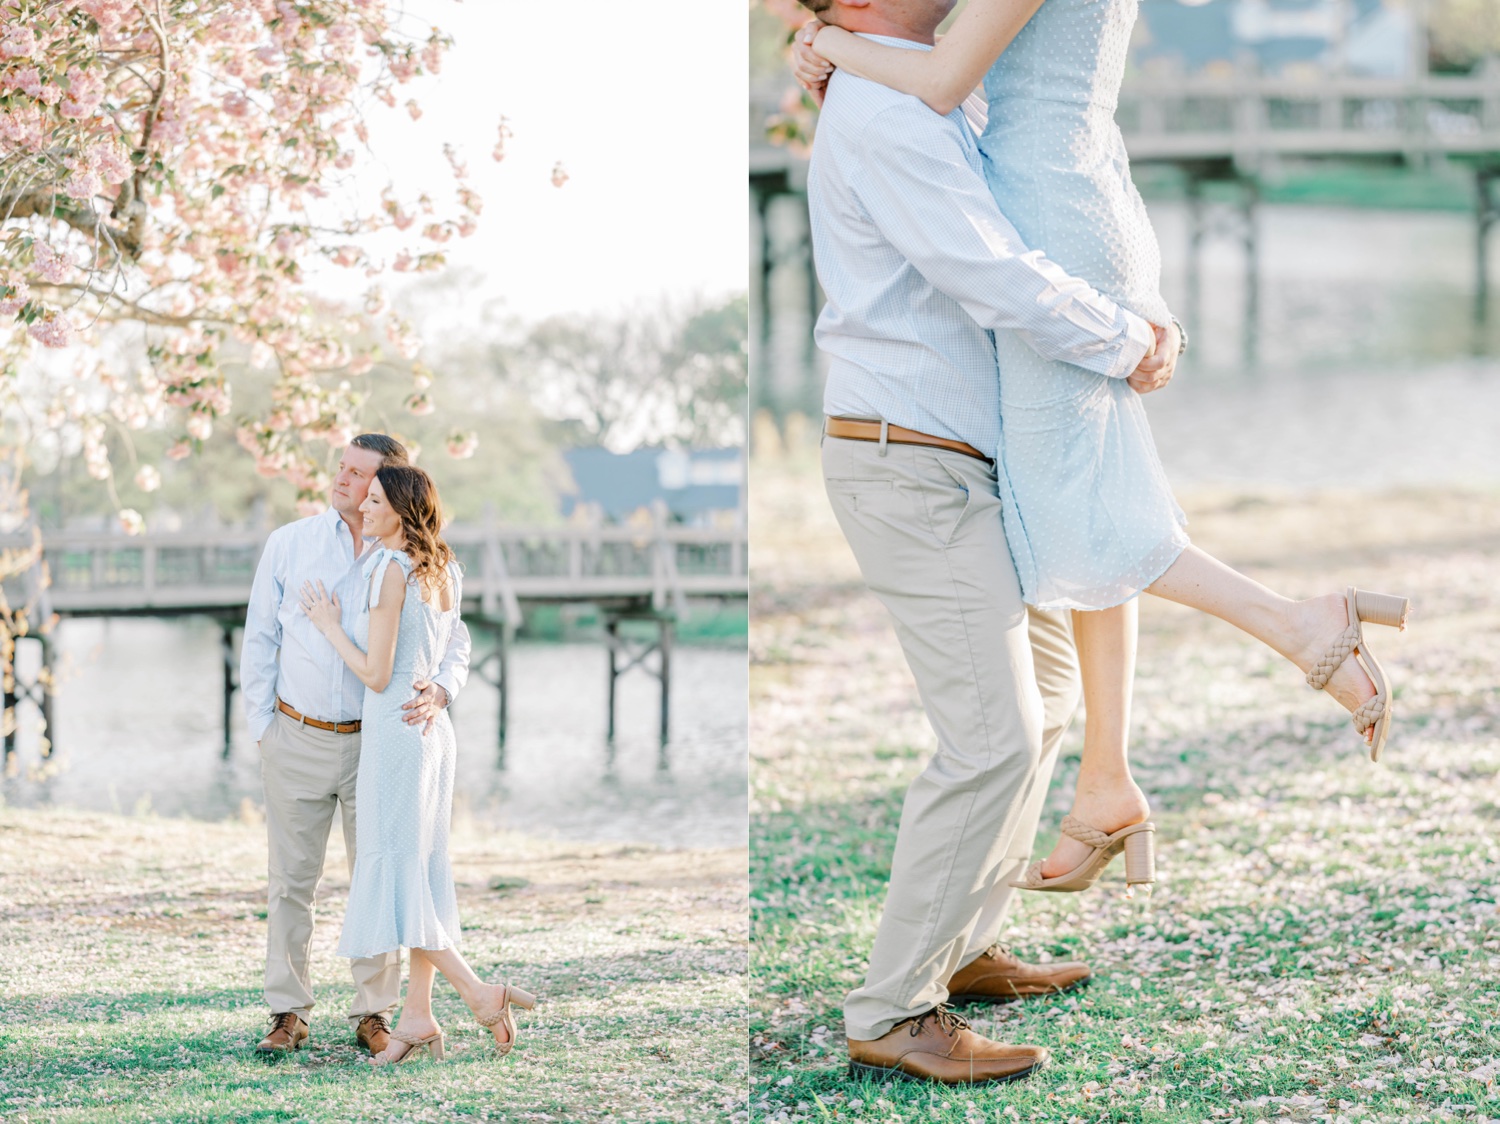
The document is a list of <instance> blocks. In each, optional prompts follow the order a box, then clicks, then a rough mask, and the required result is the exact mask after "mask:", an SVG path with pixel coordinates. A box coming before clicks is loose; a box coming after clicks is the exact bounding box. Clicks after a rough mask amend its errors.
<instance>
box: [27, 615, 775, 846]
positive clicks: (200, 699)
mask: <svg viewBox="0 0 1500 1124" xmlns="http://www.w3.org/2000/svg"><path fill="white" fill-rule="evenodd" d="M55 637H56V639H57V641H58V643H59V653H60V669H61V676H62V679H63V686H62V690H61V694H60V695H59V696H58V699H57V703H56V713H55V718H54V720H55V722H56V741H57V750H56V753H55V754H54V758H53V761H52V762H51V763H49V764H48V766H47V767H46V768H45V769H43V770H41V771H42V772H43V773H44V774H47V775H42V776H38V775H36V774H37V772H38V770H37V769H36V765H37V761H38V757H37V753H36V750H35V746H36V742H37V739H36V734H35V732H34V729H32V728H31V727H32V726H33V719H32V717H31V716H32V714H33V713H34V712H33V711H32V708H31V707H30V706H29V705H26V704H22V706H21V707H19V708H18V709H19V711H20V713H21V719H22V723H21V738H20V744H21V751H22V752H21V755H20V760H21V763H22V765H23V768H22V770H21V771H20V774H19V775H17V776H15V777H12V778H10V779H9V780H7V781H5V782H4V788H3V793H4V799H5V801H6V802H7V803H10V804H16V805H29V806H36V805H47V804H51V805H64V806H69V807H75V808H86V809H93V810H99V811H117V812H124V813H131V812H136V811H145V810H150V811H152V812H155V813H158V814H161V815H168V816H189V817H195V818H199V819H209V820H221V819H224V818H226V817H233V816H238V815H240V814H241V812H242V809H246V808H254V807H257V806H259V805H260V804H261V802H262V795H261V783H260V755H259V751H258V749H257V748H256V745H255V743H254V742H253V741H252V740H251V739H250V737H249V734H248V732H247V731H246V729H245V725H244V717H243V711H242V706H241V698H240V696H238V695H236V696H235V705H234V723H233V727H232V737H233V745H232V748H231V752H230V756H229V759H228V760H227V761H226V760H224V759H223V758H222V756H221V753H222V748H223V732H222V726H221V721H222V719H221V707H222V694H221V675H222V673H221V671H220V668H221V662H220V656H219V631H218V628H217V626H216V625H214V624H213V623H212V622H209V621H206V620H199V619H193V618H182V619H176V620H161V619H152V618H117V619H113V620H92V619H89V620H67V621H63V622H62V623H61V624H59V626H58V629H57V632H56V633H55ZM29 647H31V646H23V652H22V657H21V668H22V671H23V678H24V677H26V673H27V672H29V670H30V668H29V662H28V661H34V659H35V656H34V653H32V652H30V651H28V650H26V649H27V648H29ZM476 654H479V653H476ZM672 655H673V660H672V707H671V718H672V729H671V733H672V740H671V742H670V743H669V744H668V745H667V746H666V747H665V748H663V747H662V746H661V745H660V743H659V741H658V738H657V723H658V715H659V709H658V708H659V701H658V700H659V697H660V696H659V693H658V692H659V688H658V686H657V683H656V680H655V679H654V678H652V677H649V676H647V675H646V674H645V673H643V672H641V671H639V670H637V671H632V672H631V673H629V674H628V675H626V676H624V677H622V678H621V680H620V697H619V708H618V713H617V718H616V730H617V737H616V740H615V744H614V745H613V747H611V746H609V745H608V744H607V743H606V739H605V729H606V712H605V707H606V698H607V684H608V670H607V664H606V659H607V656H606V653H605V648H604V646H603V644H602V643H599V644H586V643H584V644H578V643H571V644H520V645H517V646H516V647H515V648H514V649H513V650H512V653H511V659H510V673H511V689H510V722H509V738H508V741H507V746H506V754H505V766H504V768H503V769H500V768H497V760H498V755H499V751H498V749H497V745H496V729H497V724H498V696H497V693H496V691H495V689H494V688H492V687H491V686H489V685H488V684H487V683H484V682H482V681H481V680H479V679H478V678H477V677H471V678H470V681H469V684H468V686H467V687H466V688H465V689H464V691H463V693H462V694H461V695H460V696H459V698H458V699H457V701H456V702H455V703H454V705H453V710H452V716H453V723H454V728H455V731H456V732H457V735H458V746H459V759H458V778H457V785H456V790H457V796H456V798H455V804H456V812H457V814H459V815H472V816H473V817H474V818H475V819H476V820H477V821H479V822H480V823H483V824H487V825H492V826H494V827H496V828H502V829H507V830H515V831H522V832H527V833H530V834H536V835H544V836H551V837H560V838H571V839H584V840H592V841H599V840H621V841H639V842H646V843H654V844H657V845H659V846H665V847H729V846H743V845H744V844H745V833H746V822H747V820H746V815H747V805H746V796H745V792H746V787H745V784H746V748H747V746H746V732H745V731H746V721H747V713H746V698H747V695H746V658H745V651H744V648H743V647H728V648H695V647H685V646H682V645H679V646H677V647H676V648H675V649H674V650H673V654H672ZM247 801H248V802H249V803H248V804H247V803H246V802H247Z"/></svg>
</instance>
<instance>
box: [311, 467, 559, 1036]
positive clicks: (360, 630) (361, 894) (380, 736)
mask: <svg viewBox="0 0 1500 1124" xmlns="http://www.w3.org/2000/svg"><path fill="white" fill-rule="evenodd" d="M360 511H361V512H363V513H364V532H365V536H366V537H367V538H370V537H374V538H378V539H379V540H380V544H379V546H377V547H373V548H371V551H370V556H369V558H367V559H366V561H365V565H364V574H365V576H366V578H367V579H368V580H369V583H370V584H369V592H368V595H367V596H368V599H369V600H368V611H367V612H364V613H362V614H361V615H360V618H359V624H358V625H357V626H356V628H355V633H356V635H355V636H354V637H352V638H351V637H349V636H348V635H346V634H345V632H344V630H343V628H342V626H341V625H340V617H339V602H338V598H337V597H330V596H328V595H327V594H326V593H325V592H324V590H323V585H322V583H321V582H320V583H318V584H317V585H316V586H312V585H307V586H304V587H303V590H302V608H303V610H304V611H305V612H306V613H307V615H308V616H309V617H310V618H311V619H312V621H313V623H314V624H315V625H316V626H317V627H318V629H319V631H321V632H322V633H323V635H324V636H326V637H328V639H329V641H330V642H331V643H332V644H333V646H334V648H336V649H337V650H338V653H339V656H340V657H341V658H342V659H343V661H344V662H345V663H346V664H348V665H349V667H350V668H351V669H352V670H353V671H354V673H355V674H356V675H357V676H359V678H360V681H361V682H363V683H364V685H365V701H364V711H363V720H364V730H363V737H364V740H363V743H362V749H361V752H360V768H359V780H358V782H357V784H356V788H355V803H356V805H357V806H358V808H359V817H358V822H357V825H356V847H355V860H354V874H353V876H352V877H351V879H350V884H349V907H348V911H347V912H346V913H345V915H344V931H343V935H342V937H341V938H340V940H339V955H340V956H348V957H361V956H374V955H377V954H379V953H382V952H390V951H393V950H396V949H400V948H403V947H405V948H410V949H411V976H410V979H409V981H408V983H407V989H406V1004H405V1006H404V1007H403V1008H402V1009H401V1018H400V1020H399V1021H398V1022H397V1024H396V1027H395V1029H394V1030H392V1031H391V1041H390V1044H389V1045H388V1046H387V1047H386V1048H385V1049H384V1050H383V1051H381V1052H380V1053H379V1054H377V1055H376V1056H375V1058H374V1059H372V1064H375V1065H386V1064H391V1063H395V1062H401V1061H406V1060H407V1059H409V1058H413V1057H417V1056H419V1055H421V1054H422V1053H424V1052H425V1053H428V1054H430V1055H431V1056H432V1057H433V1058H435V1059H436V1060H438V1061H441V1060H442V1058H443V1032H442V1029H441V1028H440V1027H439V1026H438V1025H437V1022H436V1021H435V1020H434V1019H433V1017H432V984H433V980H434V973H435V972H442V973H443V975H444V976H445V977H447V979H448V982H449V983H451V984H452V985H453V986H454V988H456V989H457V991H458V993H459V995H460V996H461V997H462V998H463V1001H464V1002H465V1003H467V1004H468V1005H469V1009H470V1010H471V1011H473V1012H474V1016H475V1018H477V1019H478V1020H479V1023H480V1025H482V1026H485V1027H488V1028H489V1029H490V1032H491V1034H493V1035H494V1038H495V1047H496V1053H497V1054H499V1055H504V1054H506V1053H509V1052H510V1049H511V1047H512V1046H513V1045H515V1040H516V1024H515V1018H514V1016H513V1015H512V1014H511V1011H510V1008H511V1005H512V1004H514V1005H515V1006H517V1007H523V1008H526V1009H528V1010H529V1009H530V1008H531V1007H532V1006H533V1005H534V1003H535V1002H536V1001H535V999H534V998H533V996H531V995H530V994H529V993H527V992H525V991H522V990H521V989H520V988H513V987H510V986H509V985H507V984H487V983H485V982H484V981H482V980H481V979H480V978H479V977H478V976H476V975H475V974H474V971H473V969H471V968H470V967H469V965H468V963H467V962H466V961H465V960H464V958H463V956H462V954H460V952H459V951H458V941H459V924H458V904H457V900H456V897H455V894H454V889H453V869H452V865H451V864H450V862H449V859H448V826H449V820H450V818H451V815H452V811H453V768H454V757H455V753H456V747H455V744H454V740H453V725H452V723H450V722H449V720H448V715H447V713H446V712H443V713H441V714H439V715H438V718H437V720H436V721H435V722H433V723H432V725H431V728H430V729H428V730H427V731H425V732H424V731H423V730H421V729H420V728H418V727H416V726H408V725H407V724H406V723H405V722H404V721H403V717H404V716H403V712H402V710H401V702H402V700H403V697H404V696H402V695H401V694H399V693H397V692H388V691H386V687H387V686H389V685H390V684H391V683H392V682H395V683H398V684H407V683H411V682H412V681H414V680H416V679H424V678H430V677H431V676H432V674H433V673H434V672H435V671H436V670H437V667H438V664H439V662H440V661H441V659H442V654H443V652H444V651H445V650H446V649H447V645H448V637H449V634H450V632H451V631H452V629H453V625H454V622H455V621H456V620H457V619H458V606H459V598H460V585H459V579H460V569H459V566H458V563H457V562H456V561H455V559H454V557H453V551H452V549H451V548H450V547H449V546H448V544H447V543H445V542H444V541H443V539H442V534H441V532H442V507H441V505H440V503H439V500H438V493H437V486H436V485H435V484H434V483H433V482H432V478H431V477H430V476H428V475H427V473H426V472H424V471H422V469H420V468H413V467H411V466H408V465H402V466H394V465H387V466H385V467H383V468H381V469H380V470H379V472H378V473H377V474H376V476H375V479H374V480H372V481H371V482H370V492H369V495H368V496H367V497H366V499H365V502H364V503H363V504H361V505H360Z"/></svg>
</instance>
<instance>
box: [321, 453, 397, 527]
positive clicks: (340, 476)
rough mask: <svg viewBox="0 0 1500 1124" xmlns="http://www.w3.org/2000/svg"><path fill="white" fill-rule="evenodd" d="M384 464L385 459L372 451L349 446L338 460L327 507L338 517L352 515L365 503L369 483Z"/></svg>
mask: <svg viewBox="0 0 1500 1124" xmlns="http://www.w3.org/2000/svg"><path fill="white" fill-rule="evenodd" d="M384 463H385V458H384V457H382V456H381V455H380V454H379V453H377V452H375V451H374V450H373V449H361V448H360V447H359V446H357V445H350V446H348V447H347V448H346V449H345V450H344V455H343V456H342V457H340V458H339V470H338V472H337V473H335V474H334V477H333V489H332V491H331V493H330V494H329V497H328V502H329V505H330V506H331V507H332V508H333V510H334V511H337V512H338V513H339V514H340V515H353V514H354V513H355V512H357V511H359V505H360V504H362V503H364V502H365V496H366V495H367V494H369V491H370V481H371V480H374V479H375V473H376V472H378V471H379V470H380V466H381V465H382V464H384Z"/></svg>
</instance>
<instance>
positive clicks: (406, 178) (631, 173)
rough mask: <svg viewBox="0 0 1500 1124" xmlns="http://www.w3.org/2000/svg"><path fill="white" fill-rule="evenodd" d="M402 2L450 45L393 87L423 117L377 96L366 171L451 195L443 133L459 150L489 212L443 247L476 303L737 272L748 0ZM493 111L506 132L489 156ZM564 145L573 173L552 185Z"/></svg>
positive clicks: (526, 304) (547, 300) (657, 285)
mask: <svg viewBox="0 0 1500 1124" xmlns="http://www.w3.org/2000/svg"><path fill="white" fill-rule="evenodd" d="M407 11H408V12H409V13H410V15H409V17H408V18H409V20H410V23H409V24H408V25H407V26H408V27H409V28H410V30H412V31H424V30H425V28H426V27H427V26H429V25H436V26H438V27H441V28H442V29H443V30H444V31H446V32H447V33H448V34H449V35H451V36H452V37H453V40H454V46H453V49H452V50H451V51H450V52H449V53H448V55H447V57H446V59H445V61H444V65H443V71H442V73H441V74H440V75H439V76H437V77H436V78H435V79H434V78H430V77H429V78H423V79H418V80H415V81H414V82H412V83H410V84H408V85H407V86H404V87H398V88H397V95H398V97H399V98H400V101H401V102H402V103H403V104H404V102H405V101H406V99H407V98H408V97H410V96H413V95H415V97H416V99H417V101H418V102H419V104H420V105H421V106H422V109H423V111H424V112H423V115H422V117H421V119H420V120H419V121H417V122H415V123H413V122H411V121H410V120H409V119H408V117H407V114H406V112H405V110H404V109H398V110H396V111H394V112H393V111H389V110H387V109H386V108H385V107H384V106H380V105H376V106H375V107H374V109H375V110H378V112H372V113H371V118H372V122H371V126H372V127H371V138H370V139H371V146H372V147H373V148H374V149H375V150H376V152H377V153H378V154H380V155H381V156H382V157H383V160H384V163H385V165H386V168H385V169H384V171H383V175H382V173H381V172H379V171H377V173H376V174H377V176H378V177H381V178H383V176H386V175H388V176H389V177H391V178H392V179H394V180H395V182H396V183H397V185H398V188H399V189H400V190H401V194H402V195H403V196H407V197H409V195H415V194H416V193H417V192H419V191H421V190H427V191H429V192H430V193H431V194H432V195H433V196H434V198H435V199H436V200H437V201H438V212H439V213H440V214H441V213H454V210H453V208H452V207H451V206H450V202H451V200H452V199H453V194H452V184H453V181H452V177H451V175H450V173H449V170H448V166H447V163H446V161H445V160H444V159H443V156H442V144H443V142H445V141H447V142H451V143H453V144H454V145H455V146H456V147H457V148H458V149H459V150H460V152H461V153H462V154H463V156H464V157H465V158H466V161H467V163H468V167H469V172H470V181H469V182H470V183H471V184H472V186H473V187H474V188H475V190H477V191H478V192H479V193H480V194H481V195H482V196H483V197H484V213H483V215H482V216H481V217H480V226H479V230H478V231H477V232H476V233H475V234H473V235H472V236H471V237H469V238H467V239H462V240H460V239H454V240H452V241H450V242H448V243H447V244H446V246H445V247H443V248H444V249H445V250H446V251H447V252H448V257H449V262H450V264H451V265H454V266H460V267H465V266H466V267H472V268H474V269H477V270H479V271H481V272H482V273H483V275H484V281H483V284H482V292H477V293H473V294H471V299H472V300H473V301H474V306H475V307H477V306H478V305H480V304H484V303H488V302H489V301H491V300H496V299H498V300H501V301H503V304H504V308H505V309H506V310H507V311H509V312H511V313H513V314H516V315H518V316H521V317H523V318H525V319H533V318H536V317H541V316H546V315H550V314H553V313H559V312H574V311H577V312H593V311H614V310H618V309H621V308H628V307H631V306H639V305H641V304H643V303H644V304H650V303H652V302H654V301H655V300H656V299H657V298H659V297H662V296H666V297H668V298H670V299H673V300H675V301H678V302H680V301H682V300H684V299H686V298H688V297H690V296H693V295H702V296H704V297H708V298H717V297H722V296H727V295H729V294H730V293H734V292H740V291H743V290H744V288H745V286H746V284H747V274H748V269H749V262H748V255H747V250H746V247H747V246H748V242H749V239H748V230H747V226H746V223H747V217H746V215H747V211H746V207H745V205H744V190H745V188H744V184H745V174H746V152H747V148H746V128H747V124H746V122H747V114H746V109H745V105H746V63H745V59H746V57H747V50H748V46H747V21H746V18H745V10H744V7H743V5H741V4H737V3H725V2H723V0H720V2H718V3H713V4H697V5H692V6H690V7H687V8H682V9H680V10H675V11H674V10H673V9H663V8H661V7H660V6H654V5H640V4H632V3H629V2H627V0H572V2H571V3H567V4H557V3H542V2H539V0H532V2H530V3H521V2H519V0H468V2H467V3H461V4H460V3H455V2H453V0H409V2H408V6H407ZM501 114H504V115H505V116H506V117H508V118H509V119H510V122H509V123H510V128H511V129H512V130H513V132H514V134H515V135H514V136H513V137H512V138H511V139H510V140H509V142H508V143H507V145H506V151H507V156H506V159H505V160H504V161H503V162H502V163H496V162H495V161H494V160H493V159H492V158H491V155H490V154H491V150H492V149H493V148H494V146H495V140H496V134H497V128H498V124H499V119H500V116H501ZM558 160H562V161H563V163H564V165H565V166H566V168H567V171H568V174H569V176H570V177H571V178H570V179H569V181H568V183H567V184H566V185H565V186H564V187H562V188H560V189H559V188H555V187H553V186H552V183H551V180H550V176H551V172H552V167H553V164H554V163H555V162H556V161H558ZM373 186H374V187H375V188H376V189H377V190H378V187H379V186H380V185H379V184H375V185H373ZM408 233H412V232H411V231H409V232H408ZM429 245H430V244H429ZM351 272H352V271H351ZM404 280H405V278H404V277H403V276H402V275H400V274H393V275H390V280H389V282H388V284H390V285H391V287H392V288H396V287H398V285H399V283H401V282H402V281H404ZM466 303H468V302H466Z"/></svg>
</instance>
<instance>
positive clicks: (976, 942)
mask: <svg viewBox="0 0 1500 1124" xmlns="http://www.w3.org/2000/svg"><path fill="white" fill-rule="evenodd" d="M1026 613H1027V617H1028V618H1029V622H1030V636H1031V656H1032V661H1033V664H1034V665H1035V667H1036V684H1037V687H1038V688H1040V690H1041V692H1042V709H1043V718H1042V760H1041V764H1040V765H1039V766H1038V767H1037V771H1036V776H1035V777H1033V778H1032V782H1031V789H1030V791H1029V792H1027V794H1026V800H1025V803H1024V804H1022V806H1021V817H1020V821H1019V822H1018V823H1017V825H1016V832H1015V835H1013V836H1012V837H1011V843H1010V847H1009V848H1008V849H1007V851H1006V853H1005V865H1004V867H1003V868H1002V869H1001V871H1000V877H999V878H998V879H997V880H996V882H995V885H994V887H993V888H992V889H991V890H990V895H989V897H988V898H987V899H986V900H985V903H984V908H983V909H982V910H980V913H979V922H978V924H977V925H975V926H974V933H973V935H972V936H971V937H970V938H969V947H968V948H967V949H965V950H964V955H963V960H962V961H961V963H962V964H968V963H969V962H970V961H971V960H973V959H975V958H976V957H977V956H979V955H980V954H981V953H982V952H984V951H985V949H987V948H989V947H990V946H991V945H992V944H994V943H995V941H996V939H997V938H998V937H999V936H1000V930H1001V928H1002V927H1003V926H1004V924H1005V917H1006V914H1007V913H1009V912H1010V906H1011V903H1012V902H1014V900H1015V897H1014V895H1015V894H1016V892H1017V891H1016V889H1015V887H1013V886H1011V884H1010V883H1011V882H1012V881H1014V880H1016V879H1018V878H1020V876H1021V875H1022V874H1023V873H1024V872H1025V870H1026V867H1027V865H1028V864H1029V863H1030V862H1031V858H1032V856H1031V852H1032V849H1033V847H1034V846H1035V845H1036V832H1037V827H1038V825H1040V823H1041V820H1042V808H1043V806H1044V805H1045V804H1046V803H1047V791H1048V789H1049V788H1050V787H1051V784H1052V771H1053V769H1054V768H1055V767H1056V766H1057V750H1058V747H1059V746H1060V745H1061V744H1062V740H1063V736H1064V735H1065V734H1067V732H1068V727H1069V726H1071V725H1072V724H1073V715H1074V714H1075V713H1076V712H1077V710H1078V700H1079V698H1080V697H1081V695H1082V688H1081V685H1080V681H1079V677H1078V652H1077V650H1076V649H1075V648H1074V647H1073V630H1072V626H1071V623H1070V621H1069V614H1068V613H1066V612H1064V611H1055V612H1049V611H1047V610H1043V609H1032V608H1028V609H1027V610H1026Z"/></svg>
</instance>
